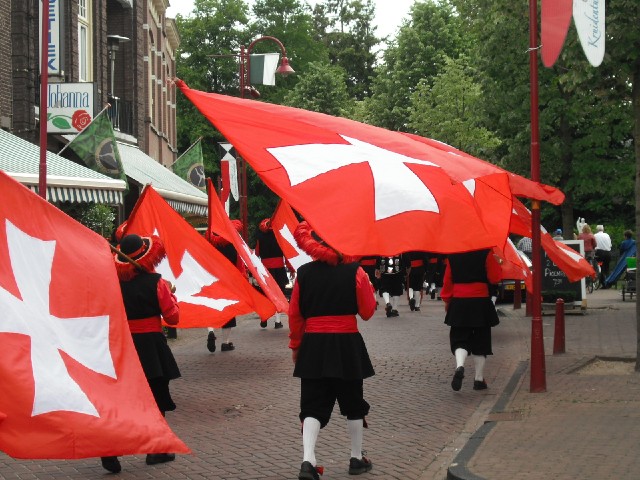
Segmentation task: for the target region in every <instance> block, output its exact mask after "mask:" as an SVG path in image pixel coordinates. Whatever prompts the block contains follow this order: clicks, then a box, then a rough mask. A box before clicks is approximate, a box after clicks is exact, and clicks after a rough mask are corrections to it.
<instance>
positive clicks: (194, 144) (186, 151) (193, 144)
mask: <svg viewBox="0 0 640 480" xmlns="http://www.w3.org/2000/svg"><path fill="white" fill-rule="evenodd" d="M203 138H204V137H199V138H198V139H197V140H196V141H195V142H193V143H192V144H191V146H190V147H189V148H187V149H186V150H185V151H184V152H182V155H180V156H179V157H178V158H176V159H175V161H174V162H173V163H172V164H171V165H169V168H171V167H173V166H174V165H175V164H176V162H177V161H178V160H180V159H181V158H182V157H184V156H185V155H186V154H187V153H188V152H189V151H190V150H191V149H192V148H193V147H195V146H196V143H198V142H199V141H201V140H202V139H203Z"/></svg>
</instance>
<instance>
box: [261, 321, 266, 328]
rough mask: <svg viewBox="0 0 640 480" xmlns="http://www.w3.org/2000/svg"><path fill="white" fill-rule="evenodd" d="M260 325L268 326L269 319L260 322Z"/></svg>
mask: <svg viewBox="0 0 640 480" xmlns="http://www.w3.org/2000/svg"><path fill="white" fill-rule="evenodd" d="M260 327H262V328H267V321H266V320H263V321H262V322H260Z"/></svg>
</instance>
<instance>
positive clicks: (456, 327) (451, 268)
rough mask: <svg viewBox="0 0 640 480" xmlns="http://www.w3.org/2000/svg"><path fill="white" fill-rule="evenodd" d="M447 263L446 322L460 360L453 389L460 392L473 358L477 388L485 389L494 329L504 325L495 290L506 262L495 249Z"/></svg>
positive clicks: (455, 256)
mask: <svg viewBox="0 0 640 480" xmlns="http://www.w3.org/2000/svg"><path fill="white" fill-rule="evenodd" d="M447 264H448V265H447V269H446V271H445V275H444V285H443V287H442V299H443V300H444V302H445V311H446V315H445V320H444V323H445V324H447V325H449V327H450V331H449V343H450V346H451V353H452V354H453V355H454V357H455V361H456V370H455V372H454V375H453V380H452V381H451V388H452V389H453V390H455V391H458V390H460V388H461V387H462V379H463V378H464V364H465V361H466V359H467V356H468V355H473V360H474V364H475V380H474V382H473V389H474V390H485V389H486V388H487V382H486V381H485V379H484V366H485V361H486V358H487V355H493V351H492V348H491V328H492V327H495V326H496V325H498V324H499V323H500V321H499V320H498V314H497V313H496V308H495V305H494V303H493V301H492V300H491V291H492V290H493V289H495V285H496V284H497V283H498V282H499V281H500V279H501V275H502V268H501V266H500V265H501V264H502V259H501V258H500V257H499V256H498V255H497V254H496V253H494V251H493V250H490V249H484V250H475V251H471V252H465V253H455V254H451V255H448V257H447Z"/></svg>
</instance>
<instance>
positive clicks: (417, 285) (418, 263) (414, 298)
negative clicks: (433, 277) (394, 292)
mask: <svg viewBox="0 0 640 480" xmlns="http://www.w3.org/2000/svg"><path fill="white" fill-rule="evenodd" d="M405 257H406V262H407V271H408V274H407V289H408V291H409V309H410V310H411V311H412V312H414V311H415V312H419V311H420V301H421V300H422V288H423V284H424V278H425V264H426V263H427V262H428V260H427V255H426V253H425V252H408V253H406V254H405Z"/></svg>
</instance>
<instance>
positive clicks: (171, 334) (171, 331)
mask: <svg viewBox="0 0 640 480" xmlns="http://www.w3.org/2000/svg"><path fill="white" fill-rule="evenodd" d="M165 329H166V332H167V333H166V335H167V338H170V339H174V340H175V339H176V338H178V329H177V328H174V327H165Z"/></svg>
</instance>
